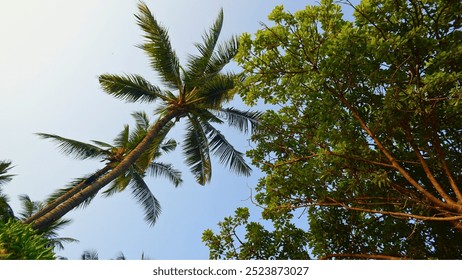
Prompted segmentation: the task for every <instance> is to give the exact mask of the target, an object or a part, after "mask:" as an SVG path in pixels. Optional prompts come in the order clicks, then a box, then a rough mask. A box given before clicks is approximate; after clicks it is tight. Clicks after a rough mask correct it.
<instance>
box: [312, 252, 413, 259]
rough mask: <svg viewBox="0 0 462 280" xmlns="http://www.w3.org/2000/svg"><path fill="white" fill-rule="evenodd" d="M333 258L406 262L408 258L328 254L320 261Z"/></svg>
mask: <svg viewBox="0 0 462 280" xmlns="http://www.w3.org/2000/svg"><path fill="white" fill-rule="evenodd" d="M333 258H353V259H367V260H372V259H375V260H406V259H408V258H406V257H394V256H388V255H374V254H346V253H344V254H327V255H324V256H322V257H320V258H319V260H329V259H333Z"/></svg>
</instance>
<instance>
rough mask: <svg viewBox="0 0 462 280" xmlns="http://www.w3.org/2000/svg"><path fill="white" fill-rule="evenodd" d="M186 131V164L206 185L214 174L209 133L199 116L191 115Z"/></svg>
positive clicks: (202, 183)
mask: <svg viewBox="0 0 462 280" xmlns="http://www.w3.org/2000/svg"><path fill="white" fill-rule="evenodd" d="M186 131H187V132H186V135H185V140H184V143H183V153H184V156H185V160H186V165H188V166H189V168H190V170H191V172H192V173H193V175H194V177H195V178H196V181H197V182H198V183H199V184H201V185H205V183H207V182H209V181H210V179H211V175H212V165H211V162H210V154H209V146H208V141H207V135H206V134H205V132H204V130H203V128H202V126H201V125H200V123H199V121H198V120H197V118H195V117H191V116H190V117H189V118H188V121H187V128H186Z"/></svg>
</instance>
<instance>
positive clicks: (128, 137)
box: [26, 112, 182, 229]
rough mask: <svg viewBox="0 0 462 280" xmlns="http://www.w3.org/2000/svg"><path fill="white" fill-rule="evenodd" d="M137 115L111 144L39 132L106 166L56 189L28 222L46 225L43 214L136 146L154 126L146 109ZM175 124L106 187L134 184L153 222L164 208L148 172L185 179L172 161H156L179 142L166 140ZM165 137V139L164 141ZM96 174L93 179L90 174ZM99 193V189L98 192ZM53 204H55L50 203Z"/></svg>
mask: <svg viewBox="0 0 462 280" xmlns="http://www.w3.org/2000/svg"><path fill="white" fill-rule="evenodd" d="M132 116H133V117H134V118H135V122H136V126H135V129H134V130H133V131H131V132H130V128H129V126H128V125H125V126H124V129H123V130H122V131H121V132H120V133H119V134H118V135H117V137H116V138H115V139H114V141H113V142H114V144H112V145H111V144H108V143H105V142H102V141H91V142H92V143H84V142H80V141H76V140H73V139H68V138H64V137H61V136H58V135H53V134H46V133H39V134H38V135H39V136H40V137H42V138H44V139H51V140H53V141H55V142H57V143H58V147H59V148H60V149H61V151H62V152H63V153H65V154H67V155H72V156H74V157H76V158H78V159H100V160H101V161H106V166H105V167H104V168H103V169H100V170H98V171H97V172H95V173H94V174H92V175H91V176H89V177H87V178H79V179H76V180H74V182H71V184H70V186H69V187H66V188H63V189H60V190H58V191H56V192H55V193H53V194H52V195H51V196H50V198H49V204H48V205H47V206H46V207H47V208H46V209H45V208H44V209H42V211H40V212H37V213H36V214H35V215H31V216H29V219H26V223H36V224H39V223H40V227H39V228H40V229H44V228H45V227H46V225H47V223H49V221H48V222H43V221H42V218H43V216H44V215H45V214H46V213H47V212H48V211H49V209H52V208H53V207H55V206H56V205H59V204H60V203H62V202H64V201H66V199H68V198H69V197H71V196H72V195H73V194H76V193H78V192H79V191H81V190H82V189H84V188H85V187H86V185H87V184H88V182H89V181H94V180H96V179H97V178H99V177H101V176H102V175H103V174H104V173H106V170H110V169H112V168H114V166H116V165H117V164H118V163H119V162H120V161H121V160H122V159H123V158H124V156H125V155H126V154H127V153H129V152H130V151H131V150H132V149H134V148H135V147H136V145H137V144H138V143H139V141H140V140H141V139H143V137H144V136H145V135H146V133H147V130H148V129H149V127H150V122H149V118H148V117H147V115H146V113H144V112H135V113H133V114H132ZM170 127H171V124H168V125H166V126H165V128H164V129H163V130H162V131H161V132H160V133H159V134H160V135H159V136H160V137H158V138H156V141H153V142H152V143H151V146H150V147H149V148H148V149H147V150H146V152H144V153H143V154H142V155H141V156H140V157H139V158H138V160H137V161H136V162H135V163H134V164H132V165H131V166H130V168H128V169H127V170H126V172H125V173H124V174H122V175H120V176H119V177H117V178H116V179H115V180H114V181H113V182H112V183H111V185H110V186H109V188H108V189H107V190H105V191H104V195H105V196H110V195H112V194H114V193H116V192H121V191H123V190H125V189H126V188H127V187H130V188H131V190H132V194H133V195H134V197H135V198H136V199H137V200H138V202H139V203H140V204H141V205H142V206H143V208H144V211H145V220H146V221H147V222H148V223H150V224H151V225H153V224H154V223H155V222H156V220H157V218H158V216H159V214H160V212H161V207H160V204H159V201H158V200H157V198H156V197H155V196H154V194H153V193H152V192H151V190H150V189H149V187H148V185H147V184H146V183H145V182H144V179H143V178H144V177H145V176H146V173H147V172H148V173H149V174H151V175H153V176H164V177H166V178H167V179H169V180H170V181H171V182H172V183H173V184H174V185H175V186H179V185H180V184H181V183H182V179H181V173H180V171H178V170H176V169H174V168H173V167H172V165H171V164H165V163H160V162H156V161H154V160H155V159H157V158H159V157H160V156H161V155H162V153H163V152H170V151H172V150H174V149H175V148H176V146H177V143H176V141H174V140H173V139H169V140H167V141H162V140H163V139H164V137H165V135H166V133H167V132H168V130H169V129H170ZM160 141H162V142H160ZM90 177H94V178H93V179H92V180H88V178H90ZM95 194H96V193H95ZM93 197H94V195H92V196H89V197H87V199H86V200H85V201H84V202H83V203H82V204H80V205H81V206H85V205H87V204H88V203H89V202H90V201H91V199H92V198H93ZM50 206H51V207H50Z"/></svg>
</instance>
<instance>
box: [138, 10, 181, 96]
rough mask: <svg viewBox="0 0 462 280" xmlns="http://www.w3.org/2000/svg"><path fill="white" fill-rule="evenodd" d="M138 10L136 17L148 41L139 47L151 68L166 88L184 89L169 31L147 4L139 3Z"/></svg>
mask: <svg viewBox="0 0 462 280" xmlns="http://www.w3.org/2000/svg"><path fill="white" fill-rule="evenodd" d="M138 9H139V11H140V13H139V14H138V15H135V16H136V19H137V23H138V25H139V26H140V27H141V29H142V30H143V31H144V38H145V40H146V41H145V43H144V44H142V45H141V46H139V47H140V48H141V49H142V50H144V51H145V53H146V54H147V55H148V57H149V59H150V61H151V67H152V68H153V69H154V70H155V71H156V72H157V73H158V74H159V75H160V78H161V80H162V82H163V83H164V84H165V85H166V86H168V87H170V88H172V89H178V88H182V86H181V85H182V81H181V76H180V63H179V60H178V57H177V55H176V54H175V52H174V51H173V49H172V46H171V44H170V39H169V36H168V32H167V29H166V28H164V27H163V26H161V25H160V24H159V23H158V22H157V20H156V19H155V18H154V16H153V15H152V13H151V11H150V10H149V8H148V7H147V6H146V4H145V3H139V4H138Z"/></svg>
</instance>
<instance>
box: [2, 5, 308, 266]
mask: <svg viewBox="0 0 462 280" xmlns="http://www.w3.org/2000/svg"><path fill="white" fill-rule="evenodd" d="M146 3H147V4H148V6H149V7H150V9H151V10H152V12H153V13H154V15H155V17H156V18H157V19H158V20H159V21H160V22H162V23H163V24H164V25H165V26H167V27H168V29H169V32H170V37H171V41H172V44H173V47H174V48H175V49H176V51H177V53H178V55H179V56H180V58H181V59H183V58H184V57H185V56H186V54H187V53H193V52H194V51H195V50H194V47H193V43H194V42H196V41H200V39H201V35H202V33H203V31H204V30H205V29H207V28H208V27H209V26H210V25H211V24H212V22H213V21H214V19H215V17H216V15H217V13H218V11H219V9H220V7H223V8H224V13H225V21H224V28H223V33H222V38H228V37H229V36H230V35H231V34H240V33H242V32H250V33H253V32H255V31H256V30H257V29H258V28H259V27H260V22H262V21H263V22H264V21H266V18H267V15H268V14H269V12H270V11H271V10H272V8H273V7H275V6H276V5H279V4H284V6H285V8H286V9H288V10H290V11H296V10H299V9H302V8H304V7H305V6H306V5H308V4H315V2H314V1H296V0H290V1H275V0H250V1H249V0H232V1H231V0H219V1H215V0H214V1H212V0H208V1H206V0H195V1H193V0H175V1H172V0H146ZM136 4H137V1H128V0H123V1H122V0H116V1H114V0H84V1H62V0H42V1H35V0H26V1H8V2H7V3H4V4H2V9H0V37H1V44H0V79H1V81H0V118H1V122H0V130H1V131H2V134H1V135H2V136H1V137H0V159H1V160H11V161H13V164H14V165H15V167H14V169H13V170H12V172H13V173H15V174H17V176H16V177H15V178H14V180H13V181H12V182H11V183H9V184H7V185H5V186H4V188H3V189H4V192H5V193H7V194H8V195H9V196H10V199H11V205H12V206H13V208H14V210H15V211H18V210H19V202H18V199H17V197H18V195H20V194H28V195H29V196H30V197H31V198H32V199H33V200H42V199H45V198H46V196H47V195H48V194H50V193H51V192H52V191H53V190H55V189H57V188H59V187H62V186H64V185H65V184H66V183H67V182H69V181H70V180H71V179H72V178H76V177H79V176H82V175H85V174H88V173H91V172H92V171H94V170H96V169H97V168H99V167H101V163H100V162H97V161H96V162H93V161H78V160H73V159H69V158H67V157H66V156H64V155H62V154H61V153H60V152H59V151H58V150H57V149H56V148H55V146H54V144H53V143H51V142H49V141H46V140H40V139H39V138H38V137H36V136H35V135H34V133H36V132H45V133H53V134H58V135H61V136H64V137H69V138H73V139H78V140H81V141H89V140H92V139H94V140H101V141H106V142H111V141H112V139H113V138H114V137H115V136H116V134H117V133H118V132H119V131H120V130H121V129H122V127H123V125H124V124H131V123H132V118H131V116H130V114H131V113H132V112H133V111H135V110H146V111H147V112H148V113H150V114H152V111H153V109H154V107H153V106H152V105H151V106H145V105H139V104H126V103H124V102H122V101H120V100H116V99H114V98H112V97H109V96H108V95H106V94H104V93H103V92H102V90H101V89H100V88H99V84H98V80H97V76H98V75H100V74H103V73H114V74H121V73H137V74H141V75H143V76H144V77H146V78H148V79H150V80H151V81H152V82H153V83H155V73H154V72H152V71H151V69H150V68H149V65H148V60H147V58H146V57H145V56H144V54H143V53H142V51H141V50H140V49H138V48H136V47H135V46H136V45H137V44H139V43H141V42H142V38H141V32H140V30H139V28H138V26H137V25H136V23H135V18H134V16H133V14H134V13H136V12H137V8H136ZM183 61H184V60H183ZM234 105H235V106H239V107H241V108H242V106H241V105H240V103H239V102H238V101H237V102H236V103H235V104H234ZM223 132H224V133H225V134H226V135H228V136H229V137H230V139H231V141H232V143H233V144H235V146H236V147H238V148H239V149H240V150H242V151H245V150H247V149H248V148H249V146H248V141H247V139H248V138H249V137H248V136H242V135H239V134H233V133H234V131H228V130H225V129H223ZM181 136H182V134H181V132H178V131H173V132H172V134H171V135H170V137H174V138H175V139H177V140H179V141H180V142H181ZM162 161H163V162H166V163H167V162H170V163H173V164H174V165H175V166H176V167H177V168H179V169H181V170H182V171H183V179H184V184H183V186H181V187H179V188H177V189H175V188H174V187H173V186H172V185H171V184H170V183H169V182H167V181H165V180H161V179H147V182H148V184H149V185H150V186H151V189H152V190H153V192H154V193H155V195H156V197H157V198H158V199H159V200H160V202H161V204H162V207H163V213H162V214H161V216H160V219H159V220H158V222H157V224H156V225H155V226H154V227H149V226H148V225H147V224H146V223H145V222H144V220H143V211H142V209H141V207H140V206H139V205H138V204H137V203H136V201H135V200H134V199H133V198H132V197H131V195H130V193H129V191H127V192H126V193H120V194H116V195H115V196H112V197H110V198H101V197H99V196H98V198H96V199H95V200H94V201H93V203H92V204H91V205H90V206H89V207H87V208H84V209H79V210H76V211H72V212H71V213H70V214H68V216H67V217H68V218H72V219H73V223H72V224H71V225H70V226H68V227H66V228H65V229H64V230H62V231H61V236H63V237H73V238H76V239H78V240H80V242H79V243H75V244H67V245H66V249H65V250H64V251H59V252H58V254H59V255H62V256H64V257H67V258H69V259H78V258H79V257H80V254H81V253H82V252H83V251H84V250H89V249H94V250H97V251H98V252H99V255H100V259H110V258H114V257H115V256H116V255H117V253H118V252H120V251H122V252H123V253H124V254H125V256H126V257H127V258H129V259H139V258H140V256H141V254H142V252H144V254H145V255H146V256H148V257H150V258H151V259H169V260H175V259H207V258H208V248H207V247H205V245H204V244H203V243H202V242H201V235H202V232H203V230H204V229H207V228H212V229H215V230H216V228H217V226H216V224H217V223H218V222H219V221H221V220H222V219H223V217H225V216H229V215H232V213H233V211H234V210H235V209H236V208H237V207H239V206H248V207H251V208H252V211H253V213H254V214H255V217H256V218H258V217H259V210H258V208H256V207H252V204H251V202H250V200H249V197H250V196H251V189H252V188H253V187H254V186H255V185H256V182H257V180H258V178H259V177H260V175H261V174H259V173H258V171H256V170H255V172H254V173H253V175H252V176H251V177H249V178H246V177H238V176H236V175H234V174H232V173H229V172H228V171H227V170H226V169H225V168H222V167H221V166H219V165H217V164H215V167H214V172H213V175H212V183H211V184H210V185H207V186H205V187H202V186H199V185H198V184H197V183H195V181H194V179H193V178H192V177H191V176H190V174H189V173H188V170H187V169H185V167H184V165H183V163H182V159H181V151H180V150H177V151H175V152H174V153H172V154H170V155H169V156H168V157H166V158H164V159H162Z"/></svg>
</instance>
